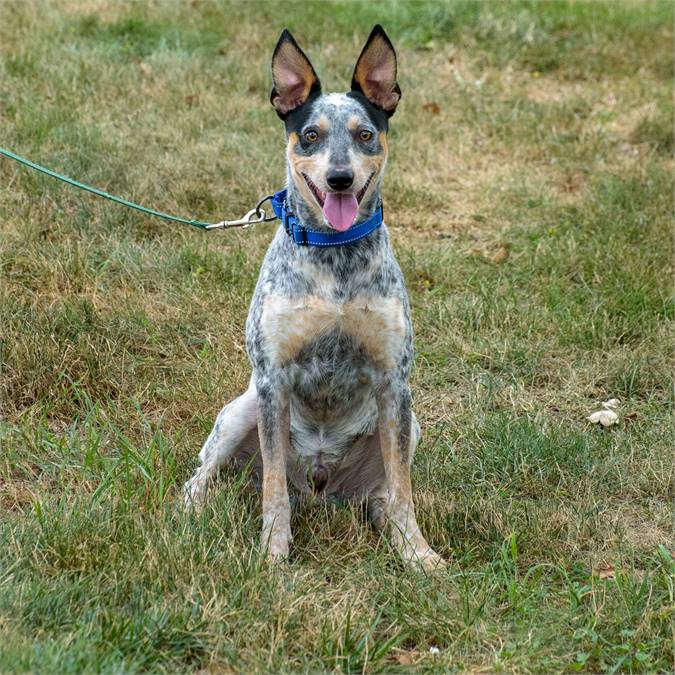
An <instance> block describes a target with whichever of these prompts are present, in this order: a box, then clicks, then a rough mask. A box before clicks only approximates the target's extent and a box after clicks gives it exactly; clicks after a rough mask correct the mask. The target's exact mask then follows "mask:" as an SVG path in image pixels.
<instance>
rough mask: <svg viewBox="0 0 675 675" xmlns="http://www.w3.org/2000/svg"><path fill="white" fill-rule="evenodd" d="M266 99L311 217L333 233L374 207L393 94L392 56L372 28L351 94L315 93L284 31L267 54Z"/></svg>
mask: <svg viewBox="0 0 675 675" xmlns="http://www.w3.org/2000/svg"><path fill="white" fill-rule="evenodd" d="M272 77H273V81H274V88H273V89H272V95H271V102H272V105H273V106H274V107H275V109H276V111H277V113H278V115H279V117H281V119H282V120H283V121H284V124H285V125H286V136H287V138H288V147H287V158H288V168H289V178H290V180H291V181H292V183H293V185H294V187H295V189H296V190H297V195H298V197H299V199H301V200H302V202H303V203H304V206H306V207H307V208H308V210H309V211H310V212H311V213H312V215H313V216H315V219H316V220H317V221H318V222H325V223H327V224H328V225H329V226H330V227H332V228H333V229H335V230H338V231H340V232H342V231H344V230H347V229H348V228H349V227H351V226H352V224H353V223H354V222H355V221H356V219H357V216H358V214H359V212H361V214H362V215H364V216H367V215H368V214H369V212H372V210H373V208H374V206H376V204H375V201H376V197H377V195H378V194H379V187H380V181H381V177H382V172H383V170H384V165H385V162H386V159H387V140H386V136H387V129H388V120H389V117H391V115H393V114H394V111H395V110H396V106H397V104H398V102H399V99H400V98H401V90H400V89H399V86H398V84H397V83H396V53H395V52H394V48H393V47H392V44H391V42H390V41H389V38H388V37H387V34H386V33H385V32H384V30H383V29H382V26H379V25H378V26H375V27H374V28H373V30H372V32H371V33H370V37H369V38H368V40H367V42H366V44H365V46H364V48H363V51H362V52H361V56H359V58H358V60H357V62H356V67H355V69H354V75H353V77H352V85H351V91H350V92H348V93H346V94H323V93H322V92H321V83H320V82H319V78H318V77H317V75H316V73H315V72H314V68H313V67H312V64H311V63H310V62H309V59H308V58H307V56H305V53H304V52H303V51H302V50H301V49H300V47H299V46H298V44H297V42H296V41H295V40H294V39H293V36H292V35H291V34H290V32H289V31H288V30H284V32H283V33H282V34H281V37H280V38H279V42H278V43H277V46H276V48H275V50H274V55H273V56H272Z"/></svg>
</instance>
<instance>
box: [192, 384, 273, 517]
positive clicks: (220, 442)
mask: <svg viewBox="0 0 675 675" xmlns="http://www.w3.org/2000/svg"><path fill="white" fill-rule="evenodd" d="M257 415H258V398H257V393H256V389H255V384H253V382H252V381H251V384H250V385H249V388H248V389H247V390H246V391H245V392H244V393H243V394H242V395H241V396H239V397H238V398H235V399H234V401H232V402H230V403H228V404H227V405H226V406H225V407H224V408H223V409H222V410H221V411H220V413H219V414H218V417H217V418H216V423H215V424H214V426H213V429H212V430H211V433H210V434H209V437H208V438H207V439H206V443H204V447H202V449H201V452H200V453H199V459H200V462H201V464H200V466H199V468H198V469H197V470H196V471H195V473H194V475H193V476H192V478H190V480H189V481H187V483H185V487H184V488H183V495H184V498H185V506H186V507H187V508H195V509H197V510H198V509H200V508H201V507H202V506H203V504H204V499H205V497H206V492H207V490H208V486H209V483H210V482H211V480H212V479H213V478H214V477H215V475H216V473H217V472H218V469H219V468H220V467H221V466H223V465H224V464H225V463H226V462H228V461H229V460H231V459H233V458H234V457H235V456H237V455H239V454H242V453H248V454H249V456H250V455H251V454H253V453H255V452H259V448H260V443H259V441H258V429H257Z"/></svg>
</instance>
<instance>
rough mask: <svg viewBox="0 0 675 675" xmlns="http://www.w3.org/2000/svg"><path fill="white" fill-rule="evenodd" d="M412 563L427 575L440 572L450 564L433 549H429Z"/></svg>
mask: <svg viewBox="0 0 675 675" xmlns="http://www.w3.org/2000/svg"><path fill="white" fill-rule="evenodd" d="M410 562H411V563H412V565H413V566H414V567H416V568H417V569H420V570H422V571H423V572H427V573H430V572H440V571H441V570H444V569H445V568H446V567H447V566H448V563H447V562H446V561H445V560H443V558H441V556H440V555H438V553H436V551H434V550H433V549H432V548H430V549H427V550H426V551H425V552H424V553H422V554H419V555H416V556H415V557H414V558H413V560H411V561H410Z"/></svg>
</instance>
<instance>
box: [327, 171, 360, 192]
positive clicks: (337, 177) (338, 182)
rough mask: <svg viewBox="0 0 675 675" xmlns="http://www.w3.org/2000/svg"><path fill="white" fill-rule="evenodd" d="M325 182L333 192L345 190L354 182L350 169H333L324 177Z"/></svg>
mask: <svg viewBox="0 0 675 675" xmlns="http://www.w3.org/2000/svg"><path fill="white" fill-rule="evenodd" d="M326 182H327V183H328V186H329V187H330V188H332V189H333V190H347V189H349V188H350V187H351V186H352V183H353V182H354V174H353V173H352V171H351V169H333V171H331V172H329V173H328V174H327V175H326Z"/></svg>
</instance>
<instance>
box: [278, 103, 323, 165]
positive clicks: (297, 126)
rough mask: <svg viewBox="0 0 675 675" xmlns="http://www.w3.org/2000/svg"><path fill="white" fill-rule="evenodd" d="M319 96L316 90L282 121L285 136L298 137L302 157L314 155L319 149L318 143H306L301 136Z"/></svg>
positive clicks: (319, 144)
mask: <svg viewBox="0 0 675 675" xmlns="http://www.w3.org/2000/svg"><path fill="white" fill-rule="evenodd" d="M319 96H321V91H320V90H317V91H316V92H314V93H313V94H311V95H310V97H309V98H308V99H307V100H306V101H305V102H304V103H303V104H302V105H301V106H298V107H297V108H295V110H291V112H289V113H288V115H286V118H285V119H284V126H285V127H286V136H287V137H289V136H290V135H291V133H293V132H295V133H296V134H297V135H298V139H299V141H300V150H301V151H302V154H304V155H312V154H314V153H315V152H316V151H317V150H318V149H319V148H320V147H321V143H320V142H314V143H308V142H307V141H305V140H304V138H303V135H302V130H303V129H304V128H305V125H306V124H307V120H308V119H309V118H310V116H311V114H312V111H313V109H314V104H315V103H316V100H317V99H318V98H319Z"/></svg>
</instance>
